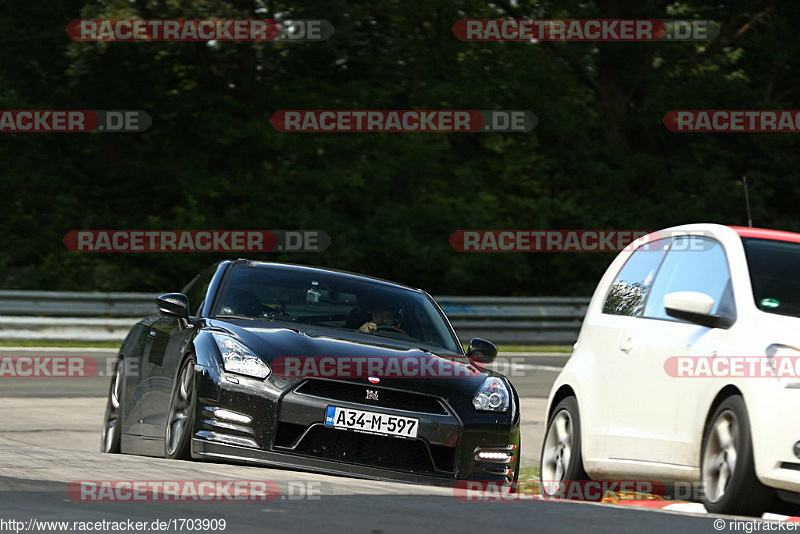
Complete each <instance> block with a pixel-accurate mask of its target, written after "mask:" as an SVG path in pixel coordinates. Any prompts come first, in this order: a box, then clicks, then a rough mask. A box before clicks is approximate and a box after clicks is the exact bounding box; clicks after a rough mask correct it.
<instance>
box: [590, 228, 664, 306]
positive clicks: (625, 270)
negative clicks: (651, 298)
mask: <svg viewBox="0 0 800 534" xmlns="http://www.w3.org/2000/svg"><path fill="white" fill-rule="evenodd" d="M670 241H671V240H670V239H659V240H657V241H653V242H652V243H648V244H647V245H644V246H642V247H639V248H638V249H636V251H635V252H634V253H633V254H631V257H630V258H628V261H627V262H625V265H624V266H623V267H622V269H621V270H620V272H619V275H617V280H616V281H615V282H614V284H613V285H612V286H611V290H609V292H608V295H607V296H606V301H605V303H603V313H608V314H611V315H631V316H638V315H640V314H641V312H642V306H643V305H644V303H645V300H646V299H647V293H648V291H649V290H650V287H651V285H652V283H653V279H654V278H655V276H656V272H657V271H658V267H659V265H661V260H663V259H664V255H665V252H666V249H667V247H668V246H669V243H670Z"/></svg>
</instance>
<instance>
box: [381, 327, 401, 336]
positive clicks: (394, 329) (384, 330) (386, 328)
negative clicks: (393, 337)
mask: <svg viewBox="0 0 800 534" xmlns="http://www.w3.org/2000/svg"><path fill="white" fill-rule="evenodd" d="M376 332H397V333H398V334H403V335H404V336H407V335H408V332H406V331H405V330H403V329H402V328H400V327H398V326H394V325H379V326H378V329H377V330H376Z"/></svg>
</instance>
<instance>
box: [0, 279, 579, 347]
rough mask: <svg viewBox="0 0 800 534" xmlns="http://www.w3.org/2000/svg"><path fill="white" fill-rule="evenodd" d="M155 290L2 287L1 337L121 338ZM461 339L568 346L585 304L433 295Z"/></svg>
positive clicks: (150, 306)
mask: <svg viewBox="0 0 800 534" xmlns="http://www.w3.org/2000/svg"><path fill="white" fill-rule="evenodd" d="M155 296H156V295H155V294H150V293H82V292H58V291H0V340H39V341H46V340H47V341H50V340H60V341H120V342H121V341H122V340H123V339H124V338H125V335H126V334H127V332H128V330H129V329H130V327H131V326H132V325H133V324H135V323H136V321H138V320H139V319H140V318H141V317H145V316H147V315H151V314H153V313H155V311H156V308H155V303H154V299H155ZM436 300H437V302H439V304H440V305H441V306H442V309H444V311H445V313H446V314H447V316H448V317H449V318H450V321H451V322H452V323H453V326H454V327H455V329H456V331H457V332H458V335H459V337H461V339H462V341H465V342H466V341H468V340H469V339H470V338H473V337H482V338H485V339H490V340H492V341H494V342H496V343H503V344H521V345H569V344H572V343H574V342H575V340H576V339H577V338H578V332H579V330H580V327H581V322H582V321H583V316H584V314H585V313H586V307H587V306H588V304H589V299H588V298H577V297H436Z"/></svg>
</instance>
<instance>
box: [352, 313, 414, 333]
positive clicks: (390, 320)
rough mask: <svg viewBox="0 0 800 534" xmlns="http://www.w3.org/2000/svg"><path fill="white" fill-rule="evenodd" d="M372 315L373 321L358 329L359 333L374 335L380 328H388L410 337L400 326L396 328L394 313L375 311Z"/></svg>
mask: <svg viewBox="0 0 800 534" xmlns="http://www.w3.org/2000/svg"><path fill="white" fill-rule="evenodd" d="M371 315H372V320H371V321H367V322H366V323H364V324H362V325H361V326H360V327H359V328H358V331H359V332H364V333H365V334H374V333H376V332H377V331H378V328H379V327H381V326H386V327H390V328H391V329H392V330H394V331H395V332H399V333H400V334H403V335H406V336H407V335H408V334H407V333H406V331H405V330H403V329H402V328H400V327H398V326H395V324H394V320H395V317H394V313H392V312H390V311H388V310H374V311H373V312H372V314H371Z"/></svg>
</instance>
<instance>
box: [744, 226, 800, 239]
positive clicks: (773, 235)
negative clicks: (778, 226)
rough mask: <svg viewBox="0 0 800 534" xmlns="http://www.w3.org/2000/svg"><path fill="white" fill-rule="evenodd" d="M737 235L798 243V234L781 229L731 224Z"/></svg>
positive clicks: (799, 236)
mask: <svg viewBox="0 0 800 534" xmlns="http://www.w3.org/2000/svg"><path fill="white" fill-rule="evenodd" d="M731 228H733V229H734V230H735V231H736V233H737V234H739V237H754V238H756V239H770V240H772V241H789V242H790V243H800V234H798V233H795V232H784V231H782V230H768V229H766V228H750V227H747V226H731Z"/></svg>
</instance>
